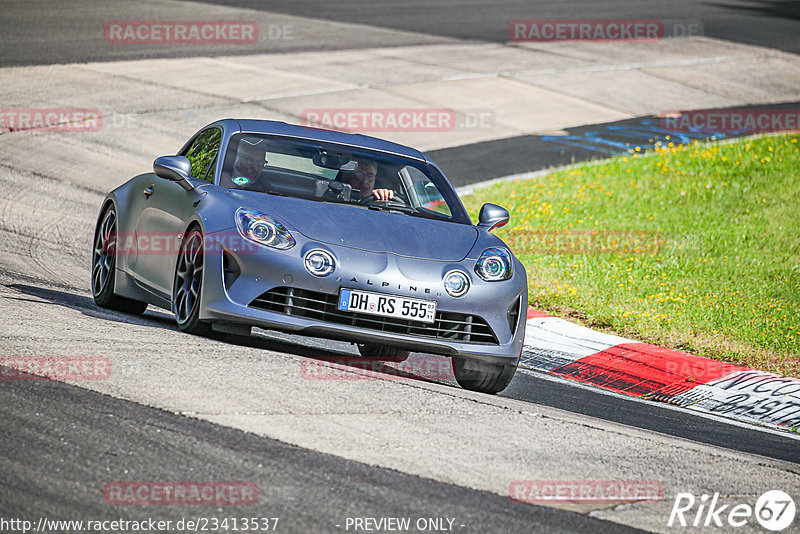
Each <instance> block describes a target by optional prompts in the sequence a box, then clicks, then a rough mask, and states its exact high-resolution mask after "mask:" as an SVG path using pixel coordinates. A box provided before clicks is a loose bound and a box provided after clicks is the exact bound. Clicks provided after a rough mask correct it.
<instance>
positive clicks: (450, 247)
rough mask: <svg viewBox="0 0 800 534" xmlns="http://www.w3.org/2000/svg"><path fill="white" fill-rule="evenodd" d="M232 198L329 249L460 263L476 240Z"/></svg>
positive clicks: (342, 207) (324, 208)
mask: <svg viewBox="0 0 800 534" xmlns="http://www.w3.org/2000/svg"><path fill="white" fill-rule="evenodd" d="M234 194H235V195H237V196H241V197H242V204H241V205H242V206H243V207H250V208H254V209H258V210H261V211H263V212H264V213H266V214H267V215H271V216H273V217H275V218H277V219H278V220H279V221H280V222H282V223H284V224H285V225H286V226H287V227H288V228H289V229H290V230H292V231H297V232H300V233H301V234H303V235H304V236H306V237H307V238H309V239H312V240H314V241H320V242H322V243H328V244H331V245H341V246H347V247H353V248H357V249H361V250H368V251H371V252H392V253H395V254H399V255H401V256H409V257H413V258H425V259H431V260H439V261H461V260H463V259H464V258H465V257H466V256H467V254H468V253H469V251H470V250H471V249H472V246H473V245H474V244H475V241H476V240H477V238H478V230H477V229H476V228H475V227H474V226H471V225H467V224H460V223H452V222H446V221H436V220H432V219H425V218H422V217H414V216H411V215H408V214H405V213H392V212H383V211H376V210H370V209H366V208H363V207H359V206H353V205H348V204H335V203H331V202H315V201H311V200H304V199H298V198H291V197H279V196H272V195H266V194H263V193H252V192H240V191H236V192H235V193H234Z"/></svg>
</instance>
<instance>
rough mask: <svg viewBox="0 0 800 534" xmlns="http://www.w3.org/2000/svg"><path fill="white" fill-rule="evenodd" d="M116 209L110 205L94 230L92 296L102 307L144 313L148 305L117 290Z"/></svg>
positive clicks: (138, 313)
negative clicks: (115, 284) (126, 296)
mask: <svg viewBox="0 0 800 534" xmlns="http://www.w3.org/2000/svg"><path fill="white" fill-rule="evenodd" d="M117 235H118V232H117V211H116V209H114V206H113V205H110V206H108V207H107V208H106V210H105V211H104V212H103V216H102V217H100V221H99V222H98V223H97V228H95V230H94V247H93V250H92V297H94V302H95V304H97V305H98V306H100V307H101V308H108V309H110V310H116V311H121V312H124V313H131V314H134V315H141V314H143V313H144V311H145V310H146V309H147V303H146V302H140V301H138V300H133V299H129V298H125V297H120V296H119V295H115V294H114V275H115V272H116V269H117Z"/></svg>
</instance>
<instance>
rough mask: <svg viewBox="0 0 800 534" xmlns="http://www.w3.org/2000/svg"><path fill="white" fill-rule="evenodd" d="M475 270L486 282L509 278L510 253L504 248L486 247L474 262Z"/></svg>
mask: <svg viewBox="0 0 800 534" xmlns="http://www.w3.org/2000/svg"><path fill="white" fill-rule="evenodd" d="M475 272H476V273H477V274H478V276H480V277H481V278H483V279H484V280H486V281H487V282H498V281H500V280H508V279H509V278H511V275H512V274H513V273H512V270H511V253H510V252H509V251H508V250H506V249H504V248H487V249H486V250H484V251H483V254H481V257H480V258H478V263H476V264H475Z"/></svg>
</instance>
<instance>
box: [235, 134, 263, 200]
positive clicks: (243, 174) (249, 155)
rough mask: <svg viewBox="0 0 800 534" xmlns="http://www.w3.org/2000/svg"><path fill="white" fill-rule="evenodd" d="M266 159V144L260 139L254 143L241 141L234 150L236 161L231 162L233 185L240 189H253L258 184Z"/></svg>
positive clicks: (245, 140)
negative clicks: (244, 187)
mask: <svg viewBox="0 0 800 534" xmlns="http://www.w3.org/2000/svg"><path fill="white" fill-rule="evenodd" d="M266 158H267V147H266V143H263V142H262V141H261V140H260V139H259V140H258V141H256V142H251V141H248V140H247V139H242V140H241V142H240V143H239V147H238V148H237V149H236V160H235V161H234V162H233V178H232V181H233V183H235V184H236V185H238V186H240V187H241V186H246V187H248V188H251V187H254V186H255V185H256V184H257V183H258V177H259V175H260V174H261V170H262V169H263V168H264V163H266Z"/></svg>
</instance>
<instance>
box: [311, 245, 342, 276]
mask: <svg viewBox="0 0 800 534" xmlns="http://www.w3.org/2000/svg"><path fill="white" fill-rule="evenodd" d="M304 263H305V265H306V270H307V271H308V272H310V273H311V274H313V275H314V276H328V275H329V274H331V273H332V272H333V270H334V269H335V268H336V261H335V260H334V259H333V256H332V255H331V254H330V252H327V251H325V250H319V249H317V250H312V251H309V252H308V254H306V257H305V260H304Z"/></svg>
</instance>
